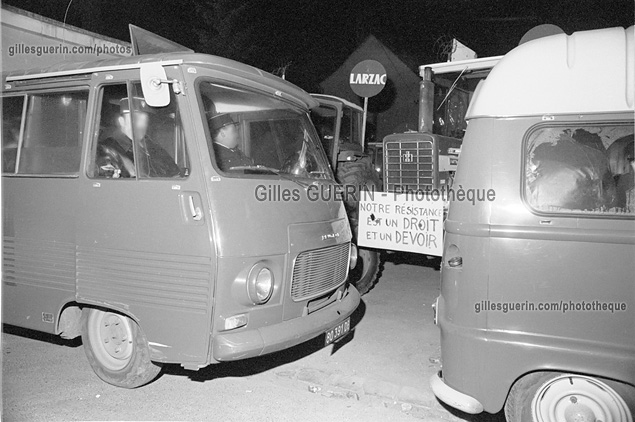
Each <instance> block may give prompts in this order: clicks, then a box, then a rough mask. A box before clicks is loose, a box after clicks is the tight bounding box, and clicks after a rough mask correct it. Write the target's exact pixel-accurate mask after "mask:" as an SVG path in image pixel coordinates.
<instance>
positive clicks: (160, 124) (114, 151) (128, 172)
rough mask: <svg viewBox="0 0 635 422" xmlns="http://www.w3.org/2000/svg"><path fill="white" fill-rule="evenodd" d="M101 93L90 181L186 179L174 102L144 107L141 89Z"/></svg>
mask: <svg viewBox="0 0 635 422" xmlns="http://www.w3.org/2000/svg"><path fill="white" fill-rule="evenodd" d="M129 88H130V91H129V90H128V86H127V85H125V84H120V85H109V86H106V87H104V88H103V89H102V97H101V98H102V101H101V115H100V123H99V133H98V136H97V144H96V147H95V149H94V151H95V159H94V166H93V172H92V176H94V177H104V178H113V179H118V178H131V177H139V178H148V177H152V178H155V177H160V178H173V177H185V176H187V175H188V174H189V158H188V155H187V150H186V146H185V137H184V134H183V129H182V126H181V122H180V117H179V113H178V108H177V102H176V98H175V96H174V93H172V92H171V98H170V104H169V105H167V106H166V107H150V106H149V105H148V104H147V103H146V102H145V99H144V98H143V93H142V91H141V85H140V84H138V83H136V84H132V85H130V87H129Z"/></svg>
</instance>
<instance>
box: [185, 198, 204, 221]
mask: <svg viewBox="0 0 635 422" xmlns="http://www.w3.org/2000/svg"><path fill="white" fill-rule="evenodd" d="M187 200H188V202H189V204H190V214H191V216H192V220H194V221H201V218H203V212H202V211H201V207H197V206H195V205H194V197H193V196H192V195H188V197H187Z"/></svg>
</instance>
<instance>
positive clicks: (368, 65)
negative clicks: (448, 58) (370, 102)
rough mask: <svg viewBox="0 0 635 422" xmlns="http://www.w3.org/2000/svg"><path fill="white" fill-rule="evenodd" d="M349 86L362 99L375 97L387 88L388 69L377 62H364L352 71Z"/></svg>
mask: <svg viewBox="0 0 635 422" xmlns="http://www.w3.org/2000/svg"><path fill="white" fill-rule="evenodd" d="M349 84H350V86H351V89H352V90H353V92H354V93H355V94H357V95H359V96H360V97H373V96H375V95H377V94H379V93H380V92H381V90H382V89H384V87H385V86H386V69H384V66H382V64H381V63H379V62H378V61H376V60H364V61H362V62H359V63H357V64H356V65H355V67H354V68H353V70H351V75H350V79H349Z"/></svg>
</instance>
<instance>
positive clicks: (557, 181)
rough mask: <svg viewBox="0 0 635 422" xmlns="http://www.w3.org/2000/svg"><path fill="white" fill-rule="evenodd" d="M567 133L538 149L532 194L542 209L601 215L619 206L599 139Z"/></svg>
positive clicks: (564, 132) (591, 135)
mask: <svg viewBox="0 0 635 422" xmlns="http://www.w3.org/2000/svg"><path fill="white" fill-rule="evenodd" d="M594 136H596V135H593V134H590V133H588V132H587V131H584V130H577V131H575V132H574V133H573V134H572V133H571V131H569V130H564V131H562V132H561V133H560V135H559V136H558V139H557V142H555V143H549V142H546V143H543V144H541V145H539V146H538V147H536V149H535V150H534V154H533V157H532V162H533V165H534V166H535V169H533V170H532V173H533V174H532V175H531V176H532V177H534V178H535V180H534V181H533V182H532V183H530V186H529V188H530V192H531V194H532V195H533V196H534V198H535V203H536V204H539V205H540V206H541V208H549V209H550V208H564V209H573V210H586V211H601V210H607V209H610V208H612V207H613V206H615V205H614V204H615V196H616V192H615V181H614V180H613V177H612V175H611V171H610V169H609V163H608V158H607V157H606V152H605V149H604V146H603V145H602V143H601V140H600V139H599V137H597V138H598V139H597V140H595V138H594Z"/></svg>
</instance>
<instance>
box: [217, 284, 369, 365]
mask: <svg viewBox="0 0 635 422" xmlns="http://www.w3.org/2000/svg"><path fill="white" fill-rule="evenodd" d="M359 302H360V296H359V292H358V291H357V289H355V287H353V286H349V287H348V289H347V290H346V293H345V294H344V295H343V296H342V298H341V299H339V300H337V301H335V302H333V303H331V304H330V305H328V306H326V307H325V308H322V309H320V310H318V311H315V312H314V313H312V314H309V315H307V316H302V317H297V318H294V319H291V320H288V321H284V322H281V323H279V324H274V325H270V326H267V327H262V328H257V329H253V330H245V331H238V332H235V333H221V334H218V335H217V336H216V337H215V338H214V342H213V348H212V350H213V352H212V353H213V357H214V359H215V360H217V361H219V362H221V361H232V360H239V359H246V358H250V357H254V356H261V355H265V354H267V353H272V352H276V351H279V350H283V349H286V348H289V347H292V346H295V345H296V344H300V343H303V342H305V341H307V340H310V339H312V338H314V337H317V336H319V335H320V334H322V333H324V332H326V331H327V330H329V329H330V328H333V327H334V326H336V325H337V324H339V323H340V322H342V321H344V320H345V319H346V318H348V317H349V316H350V315H351V314H352V313H353V312H354V311H355V309H357V306H358V305H359Z"/></svg>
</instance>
